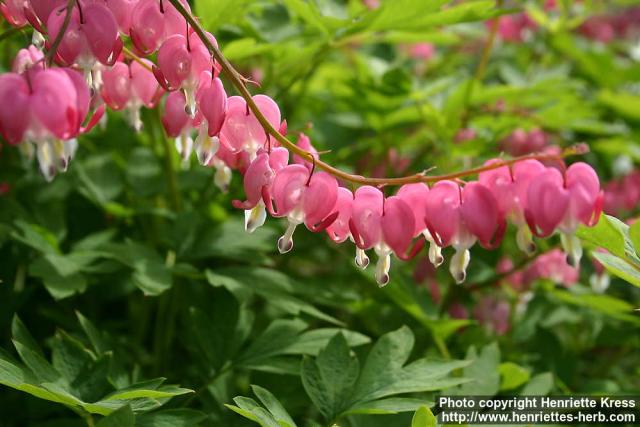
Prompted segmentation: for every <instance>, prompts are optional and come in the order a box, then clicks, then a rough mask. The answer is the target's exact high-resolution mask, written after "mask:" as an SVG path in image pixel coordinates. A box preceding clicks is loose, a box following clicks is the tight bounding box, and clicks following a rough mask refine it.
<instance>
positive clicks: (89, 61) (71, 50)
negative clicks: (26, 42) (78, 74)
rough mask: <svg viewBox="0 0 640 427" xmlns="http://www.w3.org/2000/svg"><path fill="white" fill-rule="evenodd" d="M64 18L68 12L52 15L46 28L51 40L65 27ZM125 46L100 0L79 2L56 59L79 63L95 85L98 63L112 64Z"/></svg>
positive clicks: (113, 21) (112, 17)
mask: <svg viewBox="0 0 640 427" xmlns="http://www.w3.org/2000/svg"><path fill="white" fill-rule="evenodd" d="M65 17H66V13H52V14H51V16H50V17H49V20H48V23H47V27H48V29H49V35H50V38H51V39H52V40H53V39H55V38H56V37H57V35H58V33H59V32H60V30H61V29H62V27H63V23H64V20H65ZM122 46H123V45H122V40H120V37H119V34H118V23H117V22H116V19H115V18H114V16H113V13H111V11H110V10H109V8H107V6H105V5H104V4H103V3H99V2H91V3H87V4H85V5H82V6H80V4H78V5H77V6H76V7H75V8H74V9H73V11H72V14H71V21H70V23H69V26H68V28H67V30H66V32H65V34H64V36H63V38H62V42H61V43H60V46H58V49H57V50H56V59H57V61H58V62H60V63H63V64H65V65H68V66H71V65H73V64H77V65H78V66H79V67H80V68H81V69H82V70H83V71H84V73H85V77H86V79H87V82H88V83H89V84H92V82H93V79H94V76H92V71H97V70H94V68H95V66H96V63H97V62H99V63H101V64H104V65H108V66H111V65H113V64H114V63H115V62H116V60H117V59H118V56H119V55H120V52H121V51H122ZM97 80H98V81H99V80H100V79H99V77H98V78H97Z"/></svg>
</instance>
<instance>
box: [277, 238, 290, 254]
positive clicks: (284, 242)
mask: <svg viewBox="0 0 640 427" xmlns="http://www.w3.org/2000/svg"><path fill="white" fill-rule="evenodd" d="M291 249H293V239H287V238H285V236H282V237H280V238H279V239H278V252H280V253H281V254H283V255H284V254H286V253H288V252H291Z"/></svg>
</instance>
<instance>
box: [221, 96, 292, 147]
mask: <svg viewBox="0 0 640 427" xmlns="http://www.w3.org/2000/svg"><path fill="white" fill-rule="evenodd" d="M253 101H254V102H255V103H256V105H257V106H258V108H259V109H260V111H261V112H262V114H263V115H264V116H265V117H266V118H267V120H268V121H269V123H271V125H272V126H273V127H275V128H276V129H278V128H279V127H280V124H281V123H280V108H279V107H278V104H276V103H275V101H274V100H273V99H271V98H269V97H268V96H266V95H256V96H254V97H253ZM221 133H222V135H224V138H223V141H226V142H227V143H228V144H229V149H231V151H233V152H238V151H246V152H247V153H249V157H250V158H254V157H255V155H256V153H257V152H258V150H260V149H261V148H268V147H267V146H268V145H271V146H272V147H273V146H275V142H274V141H275V140H274V139H273V138H272V137H271V136H268V135H267V134H266V133H265V131H264V128H263V127H262V125H261V124H260V122H259V121H258V119H257V118H256V116H255V115H254V114H253V112H252V111H250V109H249V108H248V106H247V103H246V102H245V100H244V99H243V98H241V97H239V96H232V97H230V98H229V99H228V100H227V114H226V116H225V121H224V124H223V125H222V130H221Z"/></svg>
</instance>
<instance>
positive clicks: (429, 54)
mask: <svg viewBox="0 0 640 427" xmlns="http://www.w3.org/2000/svg"><path fill="white" fill-rule="evenodd" d="M407 51H408V53H409V56H410V57H411V58H413V59H421V60H424V61H428V60H430V59H431V58H433V56H434V55H435V53H436V48H435V46H434V45H432V44H431V43H413V44H411V45H409V46H407Z"/></svg>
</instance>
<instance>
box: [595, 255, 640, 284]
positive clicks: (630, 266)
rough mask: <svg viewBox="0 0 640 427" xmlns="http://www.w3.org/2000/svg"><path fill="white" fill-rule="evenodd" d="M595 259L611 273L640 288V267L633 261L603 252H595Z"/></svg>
mask: <svg viewBox="0 0 640 427" xmlns="http://www.w3.org/2000/svg"><path fill="white" fill-rule="evenodd" d="M593 257H594V258H595V259H597V260H598V261H600V263H601V264H602V265H603V266H604V268H606V269H607V271H608V272H609V273H611V274H613V275H615V276H617V277H620V278H621V279H623V280H626V281H627V282H629V283H631V284H632V285H634V286H638V287H640V270H639V268H640V267H638V266H637V265H635V264H634V263H632V262H631V261H627V260H624V259H621V258H618V257H617V256H614V255H611V254H608V253H601V252H593Z"/></svg>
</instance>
